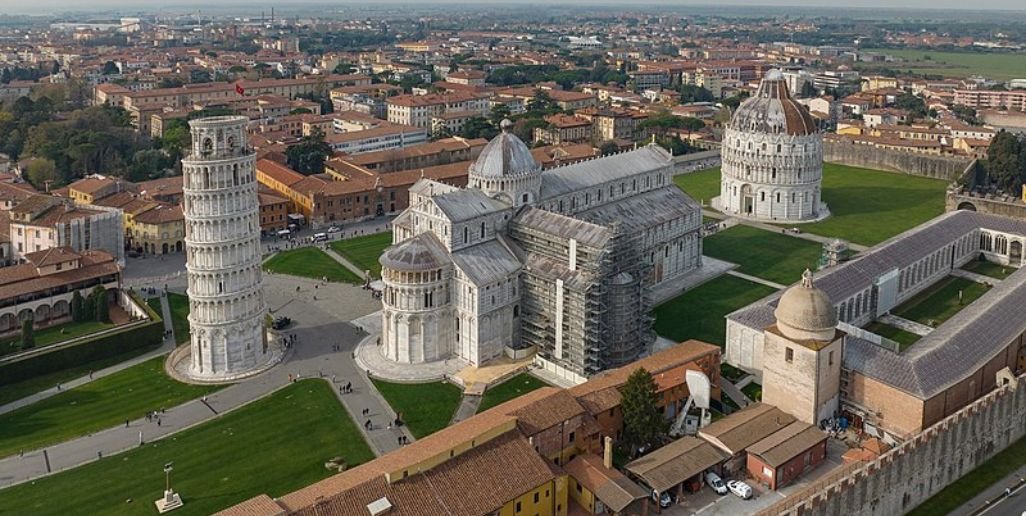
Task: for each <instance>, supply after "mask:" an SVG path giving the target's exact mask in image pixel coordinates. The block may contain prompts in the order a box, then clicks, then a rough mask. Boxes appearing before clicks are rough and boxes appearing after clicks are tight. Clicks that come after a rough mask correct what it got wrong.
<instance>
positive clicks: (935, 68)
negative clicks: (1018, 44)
mask: <svg viewBox="0 0 1026 516" xmlns="http://www.w3.org/2000/svg"><path fill="white" fill-rule="evenodd" d="M864 52H872V53H878V54H885V55H889V56H894V57H900V58H902V59H903V61H901V62H892V63H884V64H882V65H880V66H882V67H886V68H891V69H896V70H902V71H904V70H912V72H913V73H918V74H929V75H944V76H947V77H968V76H970V75H983V76H986V77H988V78H990V79H997V80H1007V79H1021V78H1022V77H1023V70H1026V54H1023V53H1011V52H987V53H983V52H941V51H934V50H916V49H890V48H871V49H866V50H864ZM867 68H869V69H872V68H873V67H872V65H868V66H867Z"/></svg>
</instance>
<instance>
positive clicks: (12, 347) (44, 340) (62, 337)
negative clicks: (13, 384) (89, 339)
mask: <svg viewBox="0 0 1026 516" xmlns="http://www.w3.org/2000/svg"><path fill="white" fill-rule="evenodd" d="M113 327H114V324H112V323H107V322H99V321H78V322H76V321H68V322H66V323H61V324H55V325H53V326H48V327H46V328H43V329H37V330H35V331H34V332H33V337H34V341H35V347H37V348H40V347H43V346H49V345H51V344H57V343H58V342H64V341H66V340H71V339H74V338H76V337H81V336H83V335H89V334H90V333H96V332H98V331H101V330H106V329H108V328H113ZM18 351H21V335H20V333H19V334H18V335H15V336H13V337H7V338H5V339H4V340H3V341H2V342H0V356H2V355H9V354H11V353H16V352H18Z"/></svg>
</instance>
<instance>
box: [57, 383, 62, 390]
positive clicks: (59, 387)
mask: <svg viewBox="0 0 1026 516" xmlns="http://www.w3.org/2000/svg"><path fill="white" fill-rule="evenodd" d="M57 392H61V384H59V383H58V384H57Z"/></svg>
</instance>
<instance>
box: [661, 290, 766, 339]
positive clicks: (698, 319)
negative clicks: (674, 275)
mask: <svg viewBox="0 0 1026 516" xmlns="http://www.w3.org/2000/svg"><path fill="white" fill-rule="evenodd" d="M773 292H776V290H775V289H773V288H771V287H768V286H766V285H761V284H758V283H753V282H751V281H748V280H744V279H741V278H737V277H734V276H720V277H718V278H716V279H714V280H711V281H709V282H707V283H704V284H702V285H701V286H698V287H695V288H694V289H691V290H689V291H687V292H685V293H683V294H681V295H680V296H677V297H676V298H673V299H671V300H669V301H667V302H666V303H663V304H661V305H659V306H657V307H656V308H655V310H653V311H652V315H653V316H654V317H655V331H656V333H657V334H659V335H660V336H662V337H666V338H668V339H671V340H674V341H677V342H680V341H684V340H688V339H697V340H701V341H705V342H708V343H710V344H716V345H718V346H721V347H722V346H724V345H725V344H726V340H727V338H726V332H727V329H726V321H724V319H723V318H724V316H726V315H727V314H729V313H730V312H733V311H734V310H737V309H739V308H742V307H744V306H747V305H749V304H751V303H754V302H755V301H758V300H759V299H762V298H763V297H766V296H768V295H770V294H772V293H773Z"/></svg>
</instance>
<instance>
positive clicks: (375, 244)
mask: <svg viewBox="0 0 1026 516" xmlns="http://www.w3.org/2000/svg"><path fill="white" fill-rule="evenodd" d="M390 245H392V232H391V231H389V232H387V233H378V234H375V235H367V236H362V237H357V238H350V239H348V240H336V241H334V242H332V243H331V248H332V249H334V250H335V252H337V253H338V254H340V255H342V256H344V257H345V259H347V260H349V261H350V262H352V263H353V265H356V266H357V267H359V268H360V270H365V271H366V270H369V271H370V272H371V275H373V276H374V277H375V278H380V277H381V264H380V263H378V258H379V257H380V256H381V253H382V252H384V250H385V248H386V247H388V246H390Z"/></svg>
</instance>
